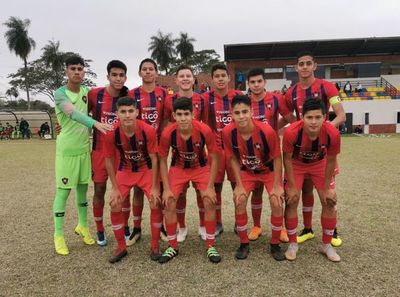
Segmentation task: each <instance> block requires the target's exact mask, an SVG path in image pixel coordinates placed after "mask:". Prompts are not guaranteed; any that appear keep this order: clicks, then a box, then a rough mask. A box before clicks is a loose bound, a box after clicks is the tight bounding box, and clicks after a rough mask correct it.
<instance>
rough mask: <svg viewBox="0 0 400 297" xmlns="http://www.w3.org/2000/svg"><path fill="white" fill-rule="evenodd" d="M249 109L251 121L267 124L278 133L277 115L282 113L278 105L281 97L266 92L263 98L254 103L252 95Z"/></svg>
mask: <svg viewBox="0 0 400 297" xmlns="http://www.w3.org/2000/svg"><path fill="white" fill-rule="evenodd" d="M250 99H251V109H252V111H253V119H255V120H257V121H260V122H263V123H267V124H269V125H270V126H271V127H272V128H273V129H274V130H275V131H276V132H278V131H279V125H278V123H279V114H281V113H282V111H281V108H280V105H281V104H282V100H283V99H282V95H281V94H274V93H270V92H267V93H266V94H265V97H264V98H262V99H261V100H258V101H256V100H255V99H254V98H253V96H252V95H250Z"/></svg>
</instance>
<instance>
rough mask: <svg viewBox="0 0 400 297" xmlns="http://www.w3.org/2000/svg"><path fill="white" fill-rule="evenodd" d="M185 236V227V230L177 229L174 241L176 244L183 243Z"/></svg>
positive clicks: (186, 230) (186, 232) (186, 229)
mask: <svg viewBox="0 0 400 297" xmlns="http://www.w3.org/2000/svg"><path fill="white" fill-rule="evenodd" d="M187 234H188V228H187V227H185V228H179V229H178V235H177V237H176V240H177V241H178V242H184V241H185V239H186V236H187Z"/></svg>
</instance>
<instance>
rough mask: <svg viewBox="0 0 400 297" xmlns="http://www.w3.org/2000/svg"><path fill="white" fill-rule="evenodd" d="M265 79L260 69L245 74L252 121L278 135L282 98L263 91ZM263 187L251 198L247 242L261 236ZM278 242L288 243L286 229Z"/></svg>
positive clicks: (255, 191) (257, 189)
mask: <svg viewBox="0 0 400 297" xmlns="http://www.w3.org/2000/svg"><path fill="white" fill-rule="evenodd" d="M266 83H267V82H266V79H265V77H264V70H263V69H262V68H254V69H251V70H250V71H249V73H248V74H247V84H248V85H249V90H250V95H249V98H250V100H251V110H252V112H253V119H255V120H257V121H260V122H263V123H266V124H269V125H270V126H271V127H272V128H273V129H274V130H275V132H276V134H277V135H279V129H280V128H281V127H280V126H279V114H281V109H280V106H281V104H282V103H281V102H282V96H281V95H280V94H274V93H270V92H267V91H266V90H265V86H266ZM262 194H263V185H262V184H260V186H258V187H256V188H255V189H254V191H253V194H252V196H251V213H252V216H253V221H254V226H253V228H252V229H251V231H250V233H249V235H248V236H249V240H257V239H258V238H259V237H260V236H261V234H262V230H261V212H262ZM280 240H281V241H282V242H288V241H289V239H288V238H287V233H286V229H285V228H282V231H281V236H280Z"/></svg>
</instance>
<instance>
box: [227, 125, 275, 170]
mask: <svg viewBox="0 0 400 297" xmlns="http://www.w3.org/2000/svg"><path fill="white" fill-rule="evenodd" d="M252 122H253V125H254V126H253V131H252V133H251V136H250V138H249V139H247V140H245V139H243V137H242V135H241V134H240V131H239V129H238V128H237V125H236V123H235V122H233V123H231V124H230V125H228V126H227V127H226V128H224V130H223V137H224V150H225V154H226V157H227V159H230V158H232V157H233V156H235V158H236V159H237V160H238V162H239V163H240V170H243V171H249V172H252V173H255V174H258V173H268V172H271V171H273V170H274V167H273V164H274V163H273V160H274V159H275V158H277V157H280V155H281V150H280V146H279V138H278V135H277V134H276V132H275V131H274V129H272V127H271V126H270V125H265V124H264V123H262V122H260V121H256V120H254V119H253V120H252Z"/></svg>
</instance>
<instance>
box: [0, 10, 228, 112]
mask: <svg viewBox="0 0 400 297" xmlns="http://www.w3.org/2000/svg"><path fill="white" fill-rule="evenodd" d="M30 24H31V21H30V20H29V19H24V20H23V19H20V18H18V17H10V18H9V19H8V20H7V21H6V22H4V23H3V25H4V26H6V27H7V31H6V32H5V34H4V38H5V41H6V43H7V45H8V48H9V50H10V51H11V52H12V53H14V54H15V55H16V56H17V57H19V58H21V60H22V62H23V67H21V68H19V69H18V70H17V71H16V72H15V73H11V74H9V75H8V78H10V81H9V84H10V86H11V87H10V88H9V89H8V90H7V91H6V96H8V97H9V98H12V97H14V98H15V101H17V98H18V96H19V90H22V91H24V92H25V93H26V109H28V110H29V109H31V107H32V106H31V98H30V94H31V93H33V94H35V95H36V94H41V95H45V96H47V97H48V98H49V99H50V100H51V101H54V97H53V94H54V91H55V90H56V89H57V88H59V87H60V86H62V85H64V84H65V83H66V77H65V74H64V61H65V59H66V58H67V57H68V56H70V55H77V54H78V53H74V52H63V51H61V50H60V41H55V40H49V41H48V43H47V44H46V45H45V46H44V47H43V48H42V49H41V50H42V54H41V56H40V58H39V59H36V60H34V61H31V62H28V57H29V55H30V54H31V52H32V51H33V50H34V49H35V48H36V42H35V40H34V39H33V38H32V37H31V36H29V34H28V29H29V26H30ZM195 41H196V39H194V38H192V37H190V36H189V35H188V34H187V33H183V32H181V33H180V35H179V38H173V37H172V33H167V34H164V33H162V32H161V31H158V32H157V34H156V35H154V36H151V37H150V42H149V48H148V51H149V52H150V54H151V57H152V58H153V59H154V60H155V61H156V62H157V63H158V64H159V66H160V70H161V72H162V73H163V74H165V75H170V74H173V73H174V72H175V70H176V69H177V67H179V65H181V64H187V65H190V66H191V67H192V68H193V71H194V73H195V74H198V73H202V72H209V71H210V69H211V67H212V65H213V64H215V63H217V62H220V56H219V55H218V54H217V53H216V52H215V50H213V49H206V50H199V51H195V49H194V45H193V43H194V42H195ZM91 62H93V61H92V60H90V59H87V60H85V68H86V69H85V71H86V76H85V81H84V84H85V85H87V86H88V87H92V86H95V83H94V79H96V78H97V75H96V73H95V72H93V71H92V69H91V68H90V63H91ZM21 100H22V99H21ZM18 102H19V101H18ZM18 102H14V103H13V104H14V105H15V104H17V105H18V106H20V107H21V106H25V103H24V100H22V101H21V102H19V103H18ZM4 104H5V103H4V102H3V104H0V107H1V106H2V105H3V107H4ZM6 105H7V104H6ZM11 105H12V104H11ZM36 106H37V104H35V106H34V107H36ZM10 108H11V106H10Z"/></svg>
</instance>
